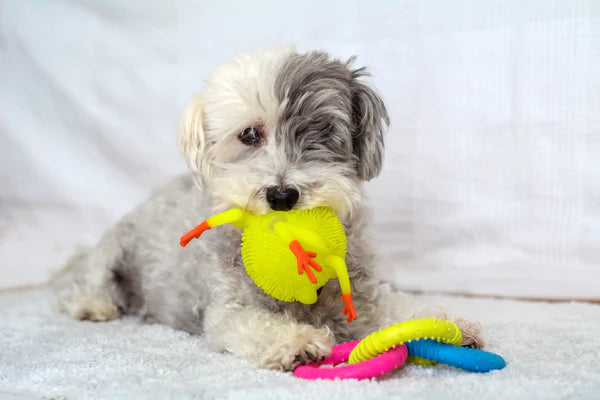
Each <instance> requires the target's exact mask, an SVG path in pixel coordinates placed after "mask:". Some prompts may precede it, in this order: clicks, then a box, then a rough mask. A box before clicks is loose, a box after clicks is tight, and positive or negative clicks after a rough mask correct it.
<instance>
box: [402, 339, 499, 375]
mask: <svg viewBox="0 0 600 400" xmlns="http://www.w3.org/2000/svg"><path fill="white" fill-rule="evenodd" d="M406 347H408V352H409V353H410V354H411V355H413V356H418V357H421V358H423V359H427V360H431V361H435V362H438V363H440V364H446V365H449V366H452V367H456V368H460V369H464V370H466V371H471V372H489V371H493V370H495V369H502V368H504V367H505V366H506V362H504V359H503V358H502V357H500V356H499V355H498V354H494V353H490V352H488V351H483V350H478V349H471V348H469V347H454V346H450V345H448V344H444V343H439V342H436V341H435V340H431V339H419V340H414V341H412V342H410V343H406Z"/></svg>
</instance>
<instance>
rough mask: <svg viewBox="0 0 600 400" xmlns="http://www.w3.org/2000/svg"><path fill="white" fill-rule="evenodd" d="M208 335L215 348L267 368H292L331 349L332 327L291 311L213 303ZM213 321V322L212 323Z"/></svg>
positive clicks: (315, 358) (207, 322)
mask: <svg viewBox="0 0 600 400" xmlns="http://www.w3.org/2000/svg"><path fill="white" fill-rule="evenodd" d="M205 321H206V324H205V329H206V331H205V332H206V337H207V339H208V341H209V344H210V346H211V348H212V349H213V350H215V351H229V352H231V353H233V354H235V355H237V356H239V357H243V358H246V359H249V360H251V361H252V362H254V363H256V364H257V365H259V366H261V367H263V368H269V369H279V370H292V369H294V368H295V367H296V366H297V365H298V364H305V363H310V362H315V361H317V360H319V359H321V358H322V357H324V356H326V355H328V354H329V353H330V352H331V347H332V345H333V343H334V338H333V335H332V332H331V331H330V330H329V329H328V328H326V327H325V328H315V327H314V326H311V325H308V324H302V323H299V322H297V321H295V320H294V319H293V318H291V317H290V316H289V315H288V314H287V313H283V314H279V313H278V314H274V313H271V312H269V311H268V310H265V309H260V308H255V307H241V306H231V305H229V306H224V305H222V304H221V305H213V306H209V307H208V308H207V310H206V319H205ZM209 321H210V322H209Z"/></svg>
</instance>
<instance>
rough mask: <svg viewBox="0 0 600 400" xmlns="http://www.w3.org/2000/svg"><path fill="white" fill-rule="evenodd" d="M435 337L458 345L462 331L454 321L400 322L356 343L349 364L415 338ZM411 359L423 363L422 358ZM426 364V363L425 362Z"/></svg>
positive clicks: (430, 319)
mask: <svg viewBox="0 0 600 400" xmlns="http://www.w3.org/2000/svg"><path fill="white" fill-rule="evenodd" d="M423 338H426V339H435V340H437V341H438V342H443V343H446V344H450V345H452V346H460V344H461V342H462V333H461V332H460V329H459V328H458V326H456V324H455V323H454V322H451V321H446V320H441V319H434V318H424V319H416V320H410V321H404V322H400V323H398V324H394V325H391V326H388V327H387V328H384V329H382V330H380V331H377V332H373V333H371V334H370V335H369V336H367V337H366V338H364V339H363V340H361V342H360V343H359V344H358V346H356V347H355V348H354V350H353V351H352V353H351V354H350V358H349V361H350V364H355V363H358V362H360V361H365V360H368V359H369V358H371V357H374V356H376V355H377V354H380V353H382V352H384V351H387V350H388V349H391V348H392V347H394V346H396V345H398V344H400V343H406V342H411V341H413V340H417V339H423ZM413 361H415V362H417V363H419V364H423V363H425V362H424V360H423V359H419V358H415V359H414V360H413ZM425 364H426V363H425Z"/></svg>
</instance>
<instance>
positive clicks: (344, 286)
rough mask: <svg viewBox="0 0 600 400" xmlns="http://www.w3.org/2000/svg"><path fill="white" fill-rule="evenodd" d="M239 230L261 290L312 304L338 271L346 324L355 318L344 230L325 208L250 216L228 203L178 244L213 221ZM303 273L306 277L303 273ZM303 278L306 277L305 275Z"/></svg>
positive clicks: (246, 259)
mask: <svg viewBox="0 0 600 400" xmlns="http://www.w3.org/2000/svg"><path fill="white" fill-rule="evenodd" d="M227 223H232V224H233V225H235V226H237V227H238V228H240V229H242V230H243V233H242V250H241V253H242V260H243V262H244V267H245V268H246V271H247V272H248V275H249V276H250V277H251V278H252V280H254V282H255V283H256V285H258V286H259V287H260V288H262V289H263V290H264V291H265V293H267V294H269V295H271V296H272V297H274V298H276V299H278V300H282V301H289V302H291V301H296V300H297V301H300V302H301V303H304V304H313V303H315V302H316V301H317V290H318V289H319V288H321V287H322V286H323V285H325V283H327V281H328V280H329V279H332V278H335V277H336V276H337V278H338V280H339V284H340V288H341V291H342V296H341V297H340V300H342V301H343V302H344V310H343V313H344V315H346V316H347V321H348V323H350V322H352V320H355V319H356V311H355V309H354V305H353V303H352V292H351V288H350V278H349V277H348V270H347V268H346V263H345V261H344V260H345V258H346V234H345V232H344V228H343V226H342V224H341V222H340V221H339V219H338V218H337V216H336V215H335V212H334V211H333V210H331V209H330V208H326V207H317V208H314V209H311V210H290V211H274V212H272V213H269V214H265V215H252V214H250V213H248V212H246V211H243V210H241V209H239V208H232V209H230V210H227V211H225V212H222V213H220V214H217V215H214V216H212V217H210V218H208V219H207V220H205V221H204V222H202V223H201V224H200V225H198V226H197V227H196V228H194V229H192V230H191V231H189V232H188V233H186V234H185V235H183V236H182V237H181V240H180V244H181V246H184V247H185V246H186V245H187V244H188V243H189V242H190V241H191V240H192V239H194V238H198V237H200V235H201V234H202V233H203V232H205V231H206V230H208V229H211V228H214V227H215V226H219V225H224V224H227ZM304 273H306V277H304V276H302V275H303V274H304ZM307 278H308V279H307Z"/></svg>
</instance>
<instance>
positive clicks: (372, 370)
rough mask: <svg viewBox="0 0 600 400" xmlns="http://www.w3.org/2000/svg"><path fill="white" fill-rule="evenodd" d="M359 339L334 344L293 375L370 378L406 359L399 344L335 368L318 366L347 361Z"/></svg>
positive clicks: (403, 347) (390, 369)
mask: <svg viewBox="0 0 600 400" xmlns="http://www.w3.org/2000/svg"><path fill="white" fill-rule="evenodd" d="M359 342H360V340H355V341H352V342H346V343H342V344H338V345H337V346H334V347H333V349H332V351H331V354H330V355H329V356H328V357H326V358H325V359H324V360H323V361H320V362H317V363H314V364H310V365H302V366H299V367H297V368H296V369H295V370H294V375H296V376H297V377H298V378H303V379H331V380H333V379H336V378H339V379H371V378H378V377H380V376H383V375H385V374H387V373H388V372H390V371H393V370H394V369H396V368H398V367H400V366H401V365H402V364H404V362H405V361H406V357H407V356H408V349H407V347H406V346H405V345H403V344H401V345H398V346H396V347H393V348H391V349H389V350H387V351H386V352H384V353H383V354H380V355H378V356H376V357H373V358H371V359H369V360H366V361H363V362H360V363H357V364H354V365H345V366H343V367H337V368H319V366H321V365H334V366H335V365H338V364H340V363H343V362H346V361H348V357H349V355H350V353H351V352H352V350H353V349H354V348H355V347H356V346H357V345H358V344H359Z"/></svg>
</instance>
